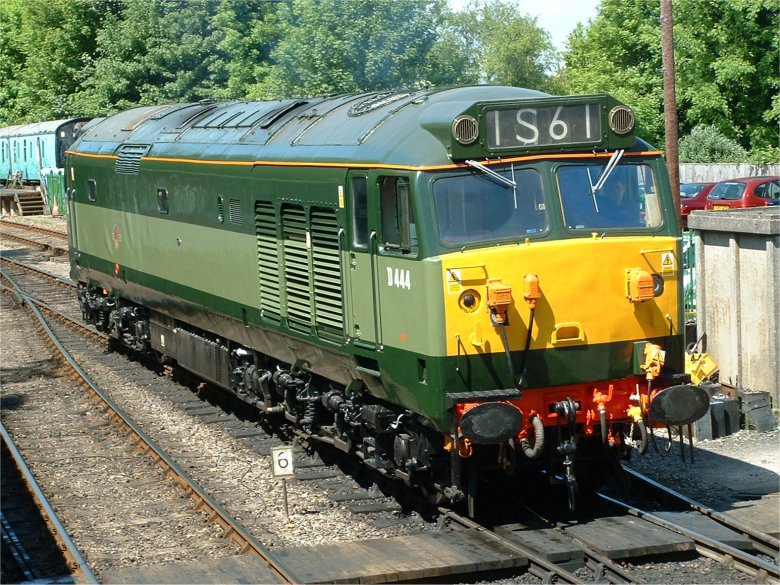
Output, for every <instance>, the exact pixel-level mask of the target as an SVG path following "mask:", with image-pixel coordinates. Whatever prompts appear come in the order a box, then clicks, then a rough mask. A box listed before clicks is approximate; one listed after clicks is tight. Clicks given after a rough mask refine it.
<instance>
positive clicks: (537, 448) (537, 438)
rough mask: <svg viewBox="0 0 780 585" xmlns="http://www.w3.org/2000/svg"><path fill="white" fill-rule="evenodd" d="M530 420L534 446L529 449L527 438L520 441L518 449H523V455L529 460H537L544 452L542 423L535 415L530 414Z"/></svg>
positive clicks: (529, 444) (529, 443)
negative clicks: (532, 428)
mask: <svg viewBox="0 0 780 585" xmlns="http://www.w3.org/2000/svg"><path fill="white" fill-rule="evenodd" d="M530 420H531V424H532V425H533V427H534V446H533V447H531V442H530V441H529V440H528V437H523V438H522V439H520V447H521V448H522V449H523V455H525V456H526V457H528V458H529V459H538V458H539V457H541V455H542V451H543V450H544V423H542V419H541V418H539V416H538V415H536V414H532V415H531V418H530Z"/></svg>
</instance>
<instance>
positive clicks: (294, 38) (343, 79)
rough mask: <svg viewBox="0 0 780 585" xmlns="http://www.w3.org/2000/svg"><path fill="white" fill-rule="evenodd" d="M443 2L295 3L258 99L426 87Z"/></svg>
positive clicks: (281, 13)
mask: <svg viewBox="0 0 780 585" xmlns="http://www.w3.org/2000/svg"><path fill="white" fill-rule="evenodd" d="M443 6H444V5H443V0H425V1H420V0H375V1H373V2H366V1H365V0H297V1H296V2H293V3H292V4H291V5H289V6H288V5H280V6H279V8H278V11H277V12H278V14H277V16H278V19H279V20H278V26H279V28H280V41H279V44H278V45H277V46H276V48H275V49H274V50H273V51H272V52H271V57H272V59H273V64H272V66H271V68H270V71H269V75H268V77H267V78H266V80H265V81H264V82H263V83H262V84H261V87H260V89H261V91H260V92H258V93H259V95H258V97H266V98H280V97H292V96H305V95H321V94H327V93H332V92H339V93H343V92H353V91H363V90H382V89H391V88H398V87H407V86H411V85H414V84H416V83H423V82H424V81H425V79H424V77H425V73H426V65H425V60H426V58H427V55H428V53H429V51H430V48H431V47H432V45H433V43H434V41H435V39H436V30H437V24H438V21H439V18H440V15H441V13H442V10H443Z"/></svg>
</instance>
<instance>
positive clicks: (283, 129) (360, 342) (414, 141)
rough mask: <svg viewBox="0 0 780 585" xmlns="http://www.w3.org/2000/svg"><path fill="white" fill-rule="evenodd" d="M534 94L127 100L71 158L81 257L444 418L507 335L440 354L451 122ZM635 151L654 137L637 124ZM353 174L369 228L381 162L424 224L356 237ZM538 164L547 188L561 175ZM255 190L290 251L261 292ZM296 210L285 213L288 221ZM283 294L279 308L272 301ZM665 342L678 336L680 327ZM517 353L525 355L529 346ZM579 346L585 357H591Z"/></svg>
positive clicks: (477, 90) (96, 274)
mask: <svg viewBox="0 0 780 585" xmlns="http://www.w3.org/2000/svg"><path fill="white" fill-rule="evenodd" d="M399 96H400V97H399ZM540 97H545V96H544V94H539V93H538V92H530V91H528V90H522V89H518V88H496V87H472V88H459V89H458V88H456V89H447V90H430V91H424V92H417V93H413V94H396V95H390V96H382V95H380V96H377V95H375V94H365V95H360V96H338V97H335V98H317V99H314V100H309V101H308V102H305V103H299V102H295V101H285V102H265V103H264V102H249V103H247V102H237V103H231V104H186V105H182V106H161V107H159V108H139V109H136V110H131V111H128V112H123V113H120V114H117V115H115V116H113V117H111V118H108V119H106V120H105V121H104V122H102V123H100V124H97V125H94V126H92V127H91V128H90V129H89V131H87V132H86V133H85V134H84V135H83V136H82V138H81V139H80V141H79V142H78V143H76V144H75V145H74V147H73V149H72V151H71V155H70V156H69V158H68V163H67V170H66V176H67V179H68V189H69V195H70V197H69V201H70V217H69V221H70V222H71V246H72V248H73V253H72V255H71V258H72V271H71V274H72V276H73V278H74V279H76V280H78V281H80V282H84V283H87V282H89V283H90V284H92V285H93V286H100V287H103V288H107V289H110V290H112V291H113V292H114V293H116V294H118V295H121V296H123V297H126V298H128V299H130V300H132V301H135V302H138V303H141V304H144V305H146V306H149V307H151V308H153V309H154V310H156V311H158V312H160V313H162V314H164V315H168V316H171V317H174V318H176V319H180V320H182V321H185V322H189V323H193V324H195V325H197V326H199V327H202V328H205V329H208V330H210V331H212V332H213V333H215V334H217V335H223V336H225V337H230V338H232V339H236V337H235V336H231V332H233V331H238V330H240V332H241V335H242V338H241V340H239V341H241V342H242V343H246V344H247V345H251V346H252V347H254V348H256V349H258V350H261V351H264V352H265V353H269V354H270V355H271V356H272V357H276V358H277V359H280V360H288V361H292V359H293V358H301V357H304V356H305V357H306V359H307V361H309V362H310V367H311V370H312V371H313V372H314V373H320V374H323V375H325V376H326V377H329V378H331V379H334V380H335V381H336V382H339V383H342V384H348V383H349V382H350V380H352V379H361V380H363V381H364V383H365V384H366V386H367V387H368V389H369V390H370V391H371V392H372V393H373V394H374V395H376V396H378V397H380V398H382V399H385V400H387V401H389V402H392V403H395V404H398V405H400V406H402V407H404V408H408V409H410V410H413V411H415V412H418V413H420V414H422V415H424V416H426V417H428V418H429V419H430V420H431V421H433V423H434V424H435V425H436V426H437V427H438V428H440V429H442V430H446V429H448V428H449V425H450V423H451V414H450V413H449V411H448V409H449V408H450V406H451V404H450V403H449V401H448V399H447V397H446V394H447V393H448V392H465V391H471V390H474V391H478V390H488V389H495V388H507V387H509V386H510V383H511V382H510V380H509V375H508V371H507V366H506V361H505V358H504V354H503V352H501V351H498V352H497V353H493V354H490V355H489V356H486V357H474V356H472V357H469V358H465V357H457V356H451V355H450V356H448V355H447V349H446V342H445V333H446V330H445V314H444V308H443V298H444V295H445V291H444V290H443V287H444V284H443V278H442V268H441V261H440V256H441V255H443V254H446V253H452V252H453V251H455V250H454V249H452V248H447V247H446V246H444V245H443V244H441V242H440V241H439V238H438V235H437V233H436V230H435V229H432V228H431V226H433V225H434V221H433V213H434V212H433V204H432V201H431V197H430V189H431V183H432V180H433V179H435V178H436V177H438V176H443V175H447V174H454V173H459V172H464V171H462V170H458V169H456V168H455V167H453V166H452V165H453V161H452V159H451V158H450V153H451V152H452V150H453V146H452V144H451V142H452V139H451V136H450V137H449V138H448V135H447V133H446V132H444V131H443V130H442V124H444V123H445V122H446V119H449V120H452V116H454V115H457V114H458V113H462V112H466V111H477V110H478V108H477V110H475V109H474V108H475V104H477V103H478V102H496V101H502V100H504V101H507V102H510V101H514V102H518V101H519V102H522V100H533V99H538V98H540ZM529 103H530V102H529ZM363 110H365V111H363ZM442 112H446V113H447V114H446V116H444V117H442V116H443V114H442ZM447 116H449V118H447ZM605 140H608V138H605ZM622 140H625V139H622ZM605 144H606V143H605ZM123 149H124V150H123ZM457 149H458V148H457V146H456V147H455V150H456V151H457ZM634 150H637V151H639V150H649V146H648V145H646V144H644V143H642V142H641V141H638V142H637V144H636V146H635V147H634ZM130 151H132V152H131V155H128V154H127V152H130ZM132 153H135V154H132ZM139 153H140V154H139ZM518 154H522V153H518ZM133 156H135V157H136V160H134V159H133ZM118 163H121V165H126V167H123V168H124V171H125V172H117V171H118V170H120V169H119V164H118ZM529 164H531V163H529ZM534 164H536V163H534ZM652 164H653V165H654V166H655V169H656V173H657V177H658V179H659V189H661V192H662V193H663V194H664V195H665V196H664V197H663V198H662V199H663V205H664V209H663V212H664V217H665V221H664V225H663V226H662V227H661V228H659V229H658V230H656V233H657V234H658V235H666V236H669V235H675V234H676V232H677V228H676V224H675V219H674V209H673V207H672V203H671V196H670V190H669V185H668V180H667V179H666V176H665V171H664V169H663V161H662V160H661V159H660V158H659V157H658V156H657V155H656V156H655V158H654V162H652ZM439 166H441V167H446V168H442V169H441V170H439V169H437V168H436V167H439ZM128 169H129V170H128ZM354 174H361V175H364V176H366V177H367V182H368V186H369V198H368V230H369V232H377V233H378V234H379V236H381V224H380V220H379V212H380V210H379V195H378V187H377V181H378V179H379V178H380V177H383V176H393V177H403V178H405V179H407V180H408V182H409V185H410V186H411V193H412V211H413V216H414V221H415V224H416V229H417V233H416V236H417V244H416V248H415V249H414V250H413V251H411V252H402V251H400V250H396V249H390V248H386V247H383V246H382V245H381V242H380V241H379V236H378V238H377V239H375V240H372V241H371V242H370V243H369V245H368V246H363V247H361V246H357V245H354V244H353V242H354V238H355V235H356V234H355V230H354V228H353V226H352V224H351V220H350V213H351V205H352V203H351V193H350V181H349V178H350V177H351V176H352V175H354ZM545 181H546V188H547V189H552V190H554V186H553V185H552V183H551V179H549V178H545ZM160 189H165V190H166V193H167V203H168V209H167V213H161V212H160V209H159V208H158V203H159V197H158V191H159V190H160ZM551 192H552V191H551ZM90 195H94V201H93V200H91V199H90ZM258 202H260V203H261V204H267V205H268V206H269V209H273V213H274V217H275V219H276V223H270V224H267V225H266V227H265V228H264V229H270V230H271V231H272V232H273V233H275V237H276V241H275V243H274V244H272V245H271V247H270V248H263V250H264V252H263V254H267V251H268V250H273V249H274V247H275V251H276V254H277V256H276V259H273V258H271V259H268V258H266V260H268V262H270V263H271V264H273V263H274V262H276V263H277V264H279V263H280V259H283V258H288V260H285V261H284V262H281V264H283V266H281V267H280V272H279V274H278V278H279V281H278V284H277V288H278V299H277V300H276V301H274V299H269V298H268V297H267V295H268V293H267V291H266V292H264V290H265V289H264V288H263V286H261V278H260V277H259V272H258V231H259V230H260V227H258V226H259V224H256V220H257V221H259V220H258V217H259V216H258V217H256V213H255V211H256V206H257V205H258V204H259V203H258ZM548 208H549V209H550V210H551V211H550V213H549V217H550V229H549V230H548V231H547V232H546V233H544V234H540V235H539V238H540V239H543V240H559V239H571V240H572V241H575V240H576V239H577V238H582V237H588V235H587V234H574V233H571V232H570V231H567V230H565V229H564V227H563V225H562V221H561V218H560V212H556V211H555V210H554V208H555V201H554V200H550V201H549V203H548ZM257 209H259V208H257ZM288 211H289V212H290V219H289V224H284V225H283V223H284V221H287V220H284V221H283V219H282V218H283V216H284V215H285V213H287V212H288ZM315 212H316V213H321V214H324V215H323V216H324V217H326V220H323V221H327V222H332V224H331V223H328V224H327V225H328V226H331V225H332V227H333V229H335V230H337V233H333V234H331V235H332V239H330V240H328V242H326V244H324V246H325V247H324V248H323V250H324V252H325V253H327V252H328V251H329V250H330V249H331V248H332V247H333V245H334V242H335V243H336V244H335V245H336V246H337V252H336V256H335V260H333V259H331V260H330V262H331V264H329V265H328V266H329V267H328V269H327V270H323V274H324V273H325V272H328V271H331V272H332V271H337V273H338V282H337V283H336V285H335V286H336V288H335V289H334V290H330V289H329V290H328V291H324V292H323V290H324V289H322V287H319V290H318V285H317V281H316V278H317V277H316V275H315V276H312V270H313V271H314V272H316V271H317V270H318V269H317V266H318V265H319V264H318V262H320V260H318V259H317V258H319V256H317V255H316V254H315V253H314V252H315V251H316V250H315V247H316V245H317V244H316V241H315V240H316V238H315V237H314V236H313V235H312V234H313V231H312V230H309V234H308V235H307V236H306V238H307V239H305V240H301V239H298V240H296V239H295V236H290V235H285V234H290V233H293V231H294V226H295V225H297V224H295V221H296V217H298V215H300V217H302V218H306V219H305V220H302V221H304V223H305V222H306V221H314V219H312V218H313V217H314V215H313V214H314V213H315ZM323 225H324V224H323ZM269 226H270V227H269ZM329 229H330V228H329ZM301 233H303V232H301ZM310 236H311V242H310V241H309V240H308V238H309V237H310ZM329 246H330V248H329ZM574 248H576V246H575V247H574ZM574 253H575V254H576V250H575V252H574ZM285 254H288V255H287V256H285ZM307 255H308V256H307ZM315 256H317V257H316V258H315ZM307 257H308V260H306V258H307ZM295 262H300V263H302V264H300V266H301V268H300V271H302V272H298V273H297V274H298V276H300V275H301V274H305V273H306V271H307V270H308V271H309V274H308V277H309V280H310V282H308V284H306V283H304V284H301V283H300V282H298V281H297V280H296V277H295V276H294V275H292V273H290V274H288V272H286V271H285V270H287V268H288V264H289V265H292V264H295ZM306 262H308V263H309V264H308V268H306V267H305V266H304V264H305V263H306ZM334 262H335V264H334ZM336 266H337V268H336ZM331 272H328V274H330V273H331ZM312 279H314V280H312ZM265 285H268V282H267V281H266V282H265ZM320 293H323V294H324V296H325V298H324V301H323V303H324V304H321V303H319V297H318V295H319V294H320ZM264 294H265V295H266V297H265V298H264V297H263V295H264ZM328 295H330V296H328ZM333 295H336V297H335V298H336V299H338V298H339V296H340V298H341V300H342V303H341V306H340V308H339V309H328V311H329V314H328V315H327V317H328V322H329V323H330V322H332V321H333V319H336V321H338V317H339V315H337V314H336V313H334V311H336V312H338V311H341V325H342V326H341V330H339V327H338V326H333V325H326V324H325V321H324V320H320V319H319V311H321V310H324V309H322V307H325V306H330V305H327V303H328V302H329V298H330V299H332V298H333ZM306 299H308V301H307V300H306ZM274 302H276V303H277V305H278V306H279V307H280V314H279V315H276V314H274V311H272V310H269V309H268V306H270V305H273V303H274ZM307 302H308V305H307ZM337 304H338V303H337ZM292 308H294V310H295V311H299V312H300V311H303V312H304V313H306V312H307V311H309V312H311V323H308V324H307V323H306V319H304V320H303V324H302V322H301V321H300V318H298V321H297V322H293V321H294V319H292V318H291V309H292ZM215 316H219V319H217V318H215ZM212 317H214V318H212ZM254 340H256V341H254ZM672 344H673V345H681V343H680V339H679V338H675V340H674V341H673V342H672ZM630 345H631V341H625V340H622V341H620V342H616V343H614V344H605V345H600V346H584V347H581V348H577V349H576V350H572V351H561V350H539V351H534V352H532V354H531V355H530V356H529V360H528V362H529V382H530V385H531V386H547V385H557V384H569V383H575V382H581V381H586V380H592V379H604V378H605V377H608V376H613V375H614V376H616V377H619V376H625V375H627V374H628V373H630V362H631V356H630V355H629V356H628V357H626V355H625V354H626V348H627V347H630ZM315 350H316V351H315ZM317 351H324V352H325V353H324V354H322V356H324V357H315V358H311V357H310V356H312V355H314V356H317V355H320V354H318V353H317ZM629 352H630V350H629ZM333 356H336V359H335V362H338V363H336V364H335V365H334V358H333ZM513 357H514V359H515V360H516V362H517V361H519V359H520V354H519V352H515V354H514V356H513ZM673 361H674V360H672V362H673ZM583 363H586V364H591V365H589V366H587V367H584V368H583V367H582V366H581V364H583ZM626 364H628V365H627V366H626ZM626 368H628V369H626Z"/></svg>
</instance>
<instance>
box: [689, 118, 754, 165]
mask: <svg viewBox="0 0 780 585" xmlns="http://www.w3.org/2000/svg"><path fill="white" fill-rule="evenodd" d="M679 153H680V162H681V163H736V162H744V161H745V160H747V156H748V153H747V151H746V150H745V149H744V148H742V147H741V146H740V145H739V143H738V142H736V141H734V140H732V139H731V138H727V137H726V136H724V135H723V134H722V133H721V132H720V130H718V129H717V128H715V127H714V126H696V127H695V128H694V129H693V130H691V132H690V134H687V135H685V136H683V137H682V138H681V139H680V145H679Z"/></svg>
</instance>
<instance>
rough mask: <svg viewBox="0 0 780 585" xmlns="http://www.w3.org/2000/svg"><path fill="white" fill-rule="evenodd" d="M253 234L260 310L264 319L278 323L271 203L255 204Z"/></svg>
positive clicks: (273, 218) (277, 265)
mask: <svg viewBox="0 0 780 585" xmlns="http://www.w3.org/2000/svg"><path fill="white" fill-rule="evenodd" d="M255 232H256V234H257V269H258V275H259V279H260V310H261V311H262V314H263V317H264V318H266V319H271V320H273V321H276V322H278V321H279V317H280V315H281V303H280V300H279V253H278V246H277V239H276V215H275V214H274V206H273V204H272V203H270V202H267V201H258V202H257V203H255Z"/></svg>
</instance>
